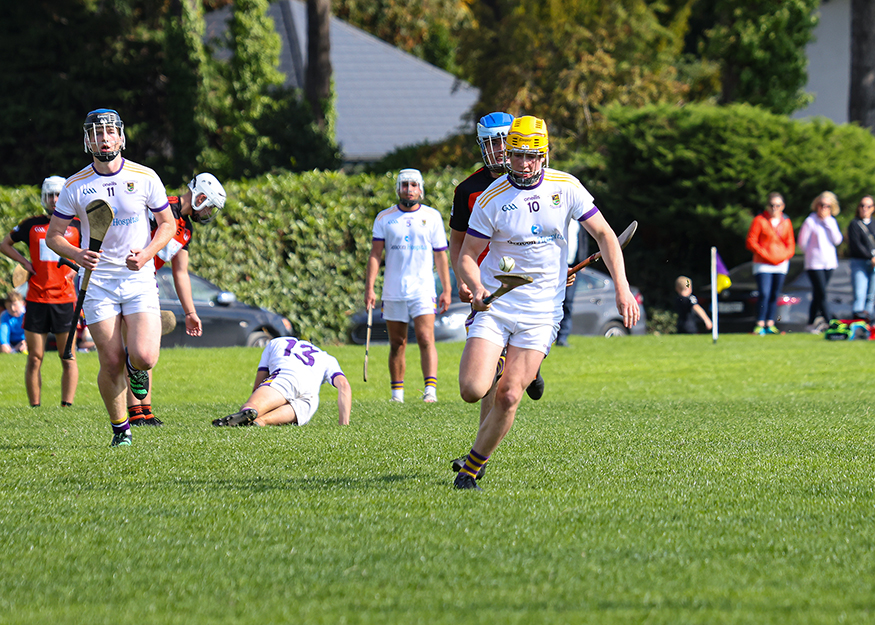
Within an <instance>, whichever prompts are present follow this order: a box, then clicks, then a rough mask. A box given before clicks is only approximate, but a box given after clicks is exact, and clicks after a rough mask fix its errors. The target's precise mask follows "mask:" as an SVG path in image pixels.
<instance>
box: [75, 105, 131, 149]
mask: <svg viewBox="0 0 875 625" xmlns="http://www.w3.org/2000/svg"><path fill="white" fill-rule="evenodd" d="M107 126H112V127H114V128H117V129H118V134H119V136H120V137H121V145H120V146H119V149H118V150H116V151H115V152H103V151H101V150H100V146H98V145H97V128H98V127H101V128H103V129H104V131H105V129H106V127H107ZM82 128H83V130H84V131H85V136H84V139H83V143H84V145H85V151H86V152H88V153H91V154H93V155H94V156H95V157H96V158H97V160H99V161H103V162H109V161H111V160H112V159H114V158H115V157H116V156H118V155H119V152H121V151H122V150H124V149H125V123H124V122H123V121H122V118H121V117H120V116H119V114H118V112H117V111H114V110H112V109H95V110H93V111H91V112H90V113H88V115H86V116H85V123H84V124H83V125H82Z"/></svg>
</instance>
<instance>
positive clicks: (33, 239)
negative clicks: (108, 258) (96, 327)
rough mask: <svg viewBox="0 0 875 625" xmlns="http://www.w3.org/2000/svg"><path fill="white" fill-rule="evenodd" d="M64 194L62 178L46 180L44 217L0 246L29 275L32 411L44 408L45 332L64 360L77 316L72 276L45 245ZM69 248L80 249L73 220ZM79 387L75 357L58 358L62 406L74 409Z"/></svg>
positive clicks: (28, 376) (26, 223)
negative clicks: (23, 250)
mask: <svg viewBox="0 0 875 625" xmlns="http://www.w3.org/2000/svg"><path fill="white" fill-rule="evenodd" d="M63 188H64V179H63V178H62V177H61V176H49V177H48V178H46V179H45V180H44V181H43V186H42V189H41V190H40V202H41V203H42V205H43V209H44V210H45V214H43V215H35V216H33V217H28V218H27V219H25V220H24V221H22V222H21V223H20V224H18V225H17V226H15V228H13V229H12V232H10V233H9V234H7V235H6V237H5V238H4V239H3V241H2V242H0V252H2V253H3V254H5V255H6V256H8V257H9V258H11V259H12V260H14V261H16V262H17V263H19V264H20V265H21V266H22V267H24V268H25V269H26V270H27V272H28V274H29V278H28V284H27V315H25V317H24V336H25V341H26V342H27V365H26V366H25V368H24V387H25V389H26V390H27V399H28V402H30V405H31V407H33V408H36V407H38V406H39V405H40V403H41V402H42V373H41V371H42V366H43V359H44V357H45V353H46V343H47V342H48V337H49V332H51V333H53V334H54V335H55V340H56V341H57V344H58V346H59V348H58V357H61V356H63V348H62V347H61V346H63V345H66V344H67V333H68V332H69V331H70V327H71V326H72V325H73V315H74V314H75V312H76V289H75V287H74V285H73V276H74V275H75V273H74V272H73V271H71V270H70V269H69V268H68V267H63V266H59V265H58V260H59V259H60V256H58V255H57V254H55V252H53V251H52V250H50V249H49V248H48V246H47V245H46V232H47V230H48V226H49V221H50V219H51V217H52V213H54V212H55V204H56V203H57V201H58V195H59V194H60V193H61V189H63ZM64 237H65V238H66V239H67V241H69V242H70V243H71V244H72V245H77V246H78V245H79V241H80V225H79V220H78V219H73V220H72V221H71V222H70V223H69V224H68V226H67V229H66V231H65V232H64ZM16 243H23V244H25V245H26V246H27V249H28V252H29V255H30V260H28V259H27V258H25V257H24V255H22V254H21V252H19V251H18V250H17V249H15V244H16ZM78 383H79V365H78V364H77V363H76V357H75V355H74V357H73V358H71V359H70V360H64V359H63V358H61V406H62V407H64V406H72V405H73V399H74V398H75V397H76V386H77V385H78Z"/></svg>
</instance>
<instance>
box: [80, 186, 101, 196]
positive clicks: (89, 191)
mask: <svg viewBox="0 0 875 625" xmlns="http://www.w3.org/2000/svg"><path fill="white" fill-rule="evenodd" d="M92 193H97V189H92V188H91V187H88V188H87V189H84V190H83V191H82V195H91V194H92Z"/></svg>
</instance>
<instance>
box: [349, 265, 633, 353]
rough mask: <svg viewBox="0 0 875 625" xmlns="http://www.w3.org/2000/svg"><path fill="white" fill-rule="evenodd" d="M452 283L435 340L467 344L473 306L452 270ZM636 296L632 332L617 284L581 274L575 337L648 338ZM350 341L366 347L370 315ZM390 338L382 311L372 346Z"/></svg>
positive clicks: (357, 317) (355, 325)
mask: <svg viewBox="0 0 875 625" xmlns="http://www.w3.org/2000/svg"><path fill="white" fill-rule="evenodd" d="M450 282H451V283H452V289H453V301H452V303H451V304H450V307H449V309H447V311H446V312H444V313H441V314H439V315H436V316H435V320H434V338H435V341H464V340H465V338H466V334H465V319H467V318H468V315H469V314H470V313H471V305H470V304H466V303H464V302H462V301H460V300H459V298H458V292H459V291H458V288H457V286H456V276H455V274H454V273H453V271H452V270H450ZM435 283H436V285H437V290H438V294H440V293H441V284H440V280H437V279H436V280H435ZM632 293H633V294H634V295H635V299H636V300H637V301H638V306H639V308H640V310H641V320H640V321H639V322H638V324H637V325H635V326H634V327H633V328H632V330H631V332H630V331H629V330H627V329H626V328H625V327H624V326H623V318H622V317H621V316H620V314H619V313H618V312H617V305H616V300H615V295H614V281H613V280H612V279H611V277H610V276H609V275H607V274H604V273H602V272H600V271H596V270H594V269H590V268H587V269H585V270H584V271H581V272H580V273H578V274H577V291H576V292H575V295H574V305H573V308H572V319H573V320H574V323H573V326H572V329H571V333H572V334H582V335H589V336H599V335H602V336H620V335H626V334H630V333H631V334H645V332H646V327H647V318H646V315H645V312H644V299H643V297H642V296H641V292H640V291H639V290H638V289H636V288H634V287H633V288H632ZM350 324H351V325H350V330H349V340H350V342H351V343H354V344H356V345H364V344H365V340H366V337H367V329H368V313H367V311H366V310H359V311H358V312H356V313H355V314H354V315H352V317H351V318H350ZM388 341H389V335H388V333H387V332H386V322H385V321H383V319H382V317H381V315H380V311H378V310H375V311H374V315H373V324H372V328H371V342H372V343H386V342H388ZM408 341H409V342H410V343H415V342H416V336H415V334H414V332H413V324H412V323H411V324H409V327H408Z"/></svg>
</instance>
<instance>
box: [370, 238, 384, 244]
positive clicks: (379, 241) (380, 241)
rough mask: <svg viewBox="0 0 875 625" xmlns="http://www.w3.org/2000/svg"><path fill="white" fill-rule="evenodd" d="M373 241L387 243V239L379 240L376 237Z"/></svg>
mask: <svg viewBox="0 0 875 625" xmlns="http://www.w3.org/2000/svg"><path fill="white" fill-rule="evenodd" d="M372 240H373V241H379V242H380V243H385V242H386V239H378V238H377V237H374V238H373V239H372Z"/></svg>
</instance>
